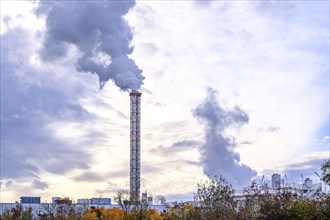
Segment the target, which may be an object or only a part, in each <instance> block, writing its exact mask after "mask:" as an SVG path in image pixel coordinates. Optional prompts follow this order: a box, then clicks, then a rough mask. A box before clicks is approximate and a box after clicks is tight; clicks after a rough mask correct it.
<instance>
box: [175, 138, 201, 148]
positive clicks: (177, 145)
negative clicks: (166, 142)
mask: <svg viewBox="0 0 330 220" xmlns="http://www.w3.org/2000/svg"><path fill="white" fill-rule="evenodd" d="M200 144H201V143H200V142H199V141H195V140H183V141H178V142H175V143H173V145H172V147H173V148H192V147H196V146H198V145H200Z"/></svg>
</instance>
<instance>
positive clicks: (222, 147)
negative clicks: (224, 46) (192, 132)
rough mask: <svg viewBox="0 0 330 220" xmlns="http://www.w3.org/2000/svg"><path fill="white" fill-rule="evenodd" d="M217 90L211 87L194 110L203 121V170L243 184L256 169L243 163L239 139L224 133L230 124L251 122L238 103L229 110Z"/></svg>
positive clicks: (210, 174)
mask: <svg viewBox="0 0 330 220" xmlns="http://www.w3.org/2000/svg"><path fill="white" fill-rule="evenodd" d="M217 99H218V93H217V92H216V91H215V90H213V89H211V88H209V89H208V97H207V98H206V99H205V101H204V103H203V104H200V105H199V106H197V108H196V109H195V110H194V111H193V113H194V116H195V117H196V118H197V119H198V120H199V121H201V122H202V123H204V125H205V128H204V131H205V143H204V144H203V145H202V147H201V149H200V153H201V158H200V160H201V161H200V162H201V164H202V166H203V172H204V174H206V175H209V176H215V175H218V176H219V175H221V176H223V177H225V178H226V179H227V181H229V182H230V183H232V184H233V185H235V186H244V185H246V184H248V183H249V181H250V180H251V178H252V177H253V176H255V175H256V174H257V173H256V171H254V170H252V169H251V168H250V167H248V166H247V165H244V164H241V163H240V156H239V154H238V153H236V152H234V148H235V147H236V145H237V143H236V140H235V138H234V137H231V136H228V135H226V134H225V131H226V129H227V128H230V127H232V126H241V125H243V124H245V123H248V122H249V117H248V115H247V114H246V113H245V112H244V111H243V110H241V109H240V108H239V107H238V106H235V107H234V109H233V110H231V111H227V110H225V109H224V108H223V107H222V106H220V104H219V103H218V101H217Z"/></svg>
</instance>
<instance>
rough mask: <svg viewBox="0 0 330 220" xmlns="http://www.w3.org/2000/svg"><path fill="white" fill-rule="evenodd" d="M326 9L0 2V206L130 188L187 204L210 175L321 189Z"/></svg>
mask: <svg viewBox="0 0 330 220" xmlns="http://www.w3.org/2000/svg"><path fill="white" fill-rule="evenodd" d="M329 14H330V12H329V1H137V2H134V1H125V2H118V1H109V2H108V1H97V0H95V1H74V0H72V1H45V2H38V1H1V202H13V201H16V200H19V197H20V196H41V197H42V201H46V200H47V201H49V200H50V199H51V197H52V196H68V197H70V198H73V199H77V198H91V197H99V196H102V197H113V196H114V195H115V192H116V191H117V190H119V189H129V91H130V90H132V89H139V90H140V91H142V106H141V111H142V118H141V127H142V142H141V145H142V149H141V153H142V155H141V162H142V166H141V170H142V177H141V180H142V183H141V190H142V191H148V192H149V193H151V194H152V195H154V196H156V195H159V194H162V195H164V196H165V197H166V198H167V199H168V200H192V198H193V193H194V192H195V191H196V184H197V183H198V182H200V181H202V180H205V179H206V176H207V175H210V176H214V175H218V176H219V175H222V176H224V177H225V178H226V180H227V181H229V182H230V183H232V184H233V185H234V186H235V187H236V188H240V187H243V186H247V185H248V184H249V182H250V181H251V179H258V178H259V179H260V178H261V177H262V176H263V175H265V179H268V180H270V176H271V174H272V173H274V172H276V173H280V174H283V175H284V174H286V175H287V181H288V182H293V181H298V182H299V181H300V182H301V181H302V179H301V174H302V175H303V177H304V178H305V177H310V178H311V179H313V180H314V181H316V182H317V181H319V179H318V177H317V176H316V174H315V173H314V172H315V171H316V172H318V173H320V169H319V168H320V164H321V163H322V162H323V161H324V160H325V159H326V158H329V156H330V155H329V47H330V41H329V37H330V34H329V26H330V25H329V20H330V19H329Z"/></svg>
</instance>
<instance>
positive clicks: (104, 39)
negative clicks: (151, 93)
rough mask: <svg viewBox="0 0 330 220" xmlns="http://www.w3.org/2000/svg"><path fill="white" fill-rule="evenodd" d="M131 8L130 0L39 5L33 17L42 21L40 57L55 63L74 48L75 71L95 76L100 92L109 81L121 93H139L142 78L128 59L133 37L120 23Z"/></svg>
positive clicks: (140, 72)
mask: <svg viewBox="0 0 330 220" xmlns="http://www.w3.org/2000/svg"><path fill="white" fill-rule="evenodd" d="M134 5H135V1H134V0H129V1H77V0H74V1H44V0H42V1H40V2H39V7H38V9H37V10H36V14H38V15H41V16H45V17H46V35H45V38H44V42H43V48H42V50H41V52H40V54H41V55H42V57H43V59H44V60H55V59H58V58H60V57H64V56H66V55H67V53H68V51H69V47H70V46H71V45H74V46H75V47H76V48H78V49H79V50H80V51H81V52H82V56H81V57H80V58H79V60H78V62H77V70H78V71H82V72H89V73H92V74H97V75H98V77H99V83H100V87H101V88H102V87H103V86H104V85H105V83H106V82H107V81H108V80H112V81H113V82H114V83H115V85H117V86H118V87H119V88H120V89H122V90H125V91H126V90H130V89H131V90H132V89H135V90H136V89H139V88H140V86H141V84H142V81H143V80H144V77H143V75H142V71H141V70H140V69H139V68H138V66H137V65H136V64H135V62H134V61H133V60H132V59H131V58H129V57H128V55H129V54H131V53H132V52H133V47H132V46H131V45H130V44H131V41H132V38H133V35H132V32H131V28H130V26H129V25H128V23H127V21H126V20H125V19H124V16H125V15H126V14H127V13H128V11H129V10H130V9H131V8H132V7H133V6H134Z"/></svg>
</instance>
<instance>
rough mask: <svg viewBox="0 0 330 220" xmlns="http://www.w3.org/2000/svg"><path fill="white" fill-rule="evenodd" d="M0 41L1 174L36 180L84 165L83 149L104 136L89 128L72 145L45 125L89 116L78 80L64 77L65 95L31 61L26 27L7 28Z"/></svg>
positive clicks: (53, 79) (53, 76) (53, 77)
mask: <svg viewBox="0 0 330 220" xmlns="http://www.w3.org/2000/svg"><path fill="white" fill-rule="evenodd" d="M1 40H2V43H1V55H2V56H1V178H4V179H5V178H8V179H20V178H36V179H38V176H39V174H40V173H41V172H50V173H56V174H64V173H67V172H68V171H71V170H74V169H86V168H88V165H86V164H87V163H86V161H89V160H90V158H91V155H89V153H88V152H87V151H85V148H86V147H87V146H90V145H91V144H92V143H95V137H102V136H103V135H104V134H103V133H102V132H98V131H93V130H89V131H88V132H87V133H88V134H87V135H86V136H85V137H83V138H82V139H81V140H77V141H78V142H77V144H74V145H73V144H70V143H69V142H68V141H66V140H62V139H59V138H58V137H57V136H56V135H55V134H54V133H53V132H52V130H51V128H50V127H49V126H50V125H51V124H52V123H54V122H60V123H61V122H63V123H66V122H74V123H77V124H81V125H82V124H83V123H84V122H86V121H90V120H95V119H96V118H95V117H94V116H93V115H90V114H89V113H88V112H87V111H86V110H85V109H84V108H83V107H82V106H81V105H80V104H79V101H78V100H79V98H81V97H83V96H84V95H86V94H87V93H88V92H87V91H88V90H87V89H82V87H83V84H80V83H79V81H68V82H67V83H68V84H69V83H70V86H69V88H71V87H72V92H70V96H69V95H68V93H67V92H65V91H66V90H67V88H65V89H63V85H64V84H65V83H63V81H61V80H59V79H58V78H56V74H54V73H53V72H52V71H50V70H46V69H38V68H37V67H34V66H33V65H31V64H30V63H29V58H30V54H29V53H31V51H33V48H30V46H31V45H33V42H32V37H31V36H30V33H29V32H28V31H27V30H24V29H20V28H18V29H12V30H10V31H8V32H6V33H5V34H3V35H1ZM45 75H47V76H45ZM74 91H78V92H74ZM87 144H88V145H87ZM35 184H36V185H38V182H35ZM39 185H40V184H39Z"/></svg>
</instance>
